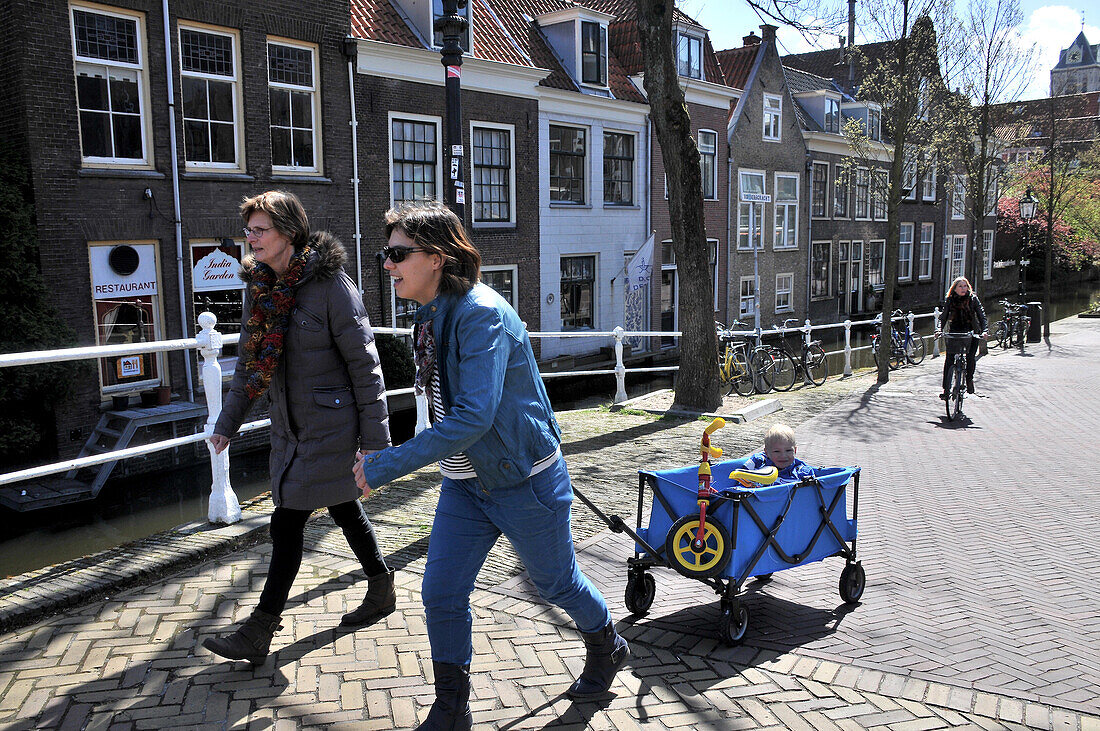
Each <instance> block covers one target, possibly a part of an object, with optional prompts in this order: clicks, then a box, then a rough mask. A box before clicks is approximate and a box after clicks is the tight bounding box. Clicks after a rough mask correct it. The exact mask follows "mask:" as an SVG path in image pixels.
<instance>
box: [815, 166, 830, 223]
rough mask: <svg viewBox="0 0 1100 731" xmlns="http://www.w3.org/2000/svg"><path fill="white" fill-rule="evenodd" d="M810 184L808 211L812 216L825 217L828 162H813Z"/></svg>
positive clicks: (826, 213) (826, 209)
mask: <svg viewBox="0 0 1100 731" xmlns="http://www.w3.org/2000/svg"><path fill="white" fill-rule="evenodd" d="M810 186H811V187H810V213H811V214H812V215H813V217H814V218H826V217H827V216H828V215H829V213H828V207H827V204H828V200H829V163H827V162H815V163H814V169H813V179H812V180H811V182H810Z"/></svg>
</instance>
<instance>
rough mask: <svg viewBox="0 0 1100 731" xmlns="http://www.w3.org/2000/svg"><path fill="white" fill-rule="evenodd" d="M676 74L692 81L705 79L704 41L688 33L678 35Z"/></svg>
mask: <svg viewBox="0 0 1100 731" xmlns="http://www.w3.org/2000/svg"><path fill="white" fill-rule="evenodd" d="M676 73H677V74H679V75H680V76H687V77H688V78H691V79H701V78H703V40H702V39H701V38H698V37H696V36H691V35H688V34H687V33H677V34H676Z"/></svg>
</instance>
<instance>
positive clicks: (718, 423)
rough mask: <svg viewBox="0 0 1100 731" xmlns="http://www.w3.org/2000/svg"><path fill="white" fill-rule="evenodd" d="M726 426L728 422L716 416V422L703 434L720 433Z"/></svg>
mask: <svg viewBox="0 0 1100 731" xmlns="http://www.w3.org/2000/svg"><path fill="white" fill-rule="evenodd" d="M725 425H726V420H725V419H723V418H722V417H721V416H716V417H714V421H712V422H711V423H710V424H709V425H708V426H707V428H706V429H704V430H703V433H704V434H708V435H709V434H713V433H714V432H716V431H718V430H719V429H721V428H722V427H724V426H725Z"/></svg>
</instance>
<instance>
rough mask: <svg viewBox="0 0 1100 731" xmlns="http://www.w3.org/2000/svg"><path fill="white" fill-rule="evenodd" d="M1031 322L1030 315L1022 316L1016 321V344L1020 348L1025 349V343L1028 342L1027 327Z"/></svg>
mask: <svg viewBox="0 0 1100 731" xmlns="http://www.w3.org/2000/svg"><path fill="white" fill-rule="evenodd" d="M1030 324H1031V318H1030V317H1021V318H1020V319H1019V320H1017V321H1016V345H1017V346H1019V348H1020V350H1023V349H1024V343H1025V342H1027V328H1028V325H1030Z"/></svg>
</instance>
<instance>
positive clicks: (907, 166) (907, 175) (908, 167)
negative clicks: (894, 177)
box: [901, 156, 917, 201]
mask: <svg viewBox="0 0 1100 731" xmlns="http://www.w3.org/2000/svg"><path fill="white" fill-rule="evenodd" d="M906 186H908V187H909V194H908V195H906V196H905V200H907V201H913V200H916V199H917V161H916V160H915V159H914V158H913V157H911V156H907V157H906V158H905V161H904V163H903V164H902V170H901V187H902V188H903V189H904V188H905V187H906Z"/></svg>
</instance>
